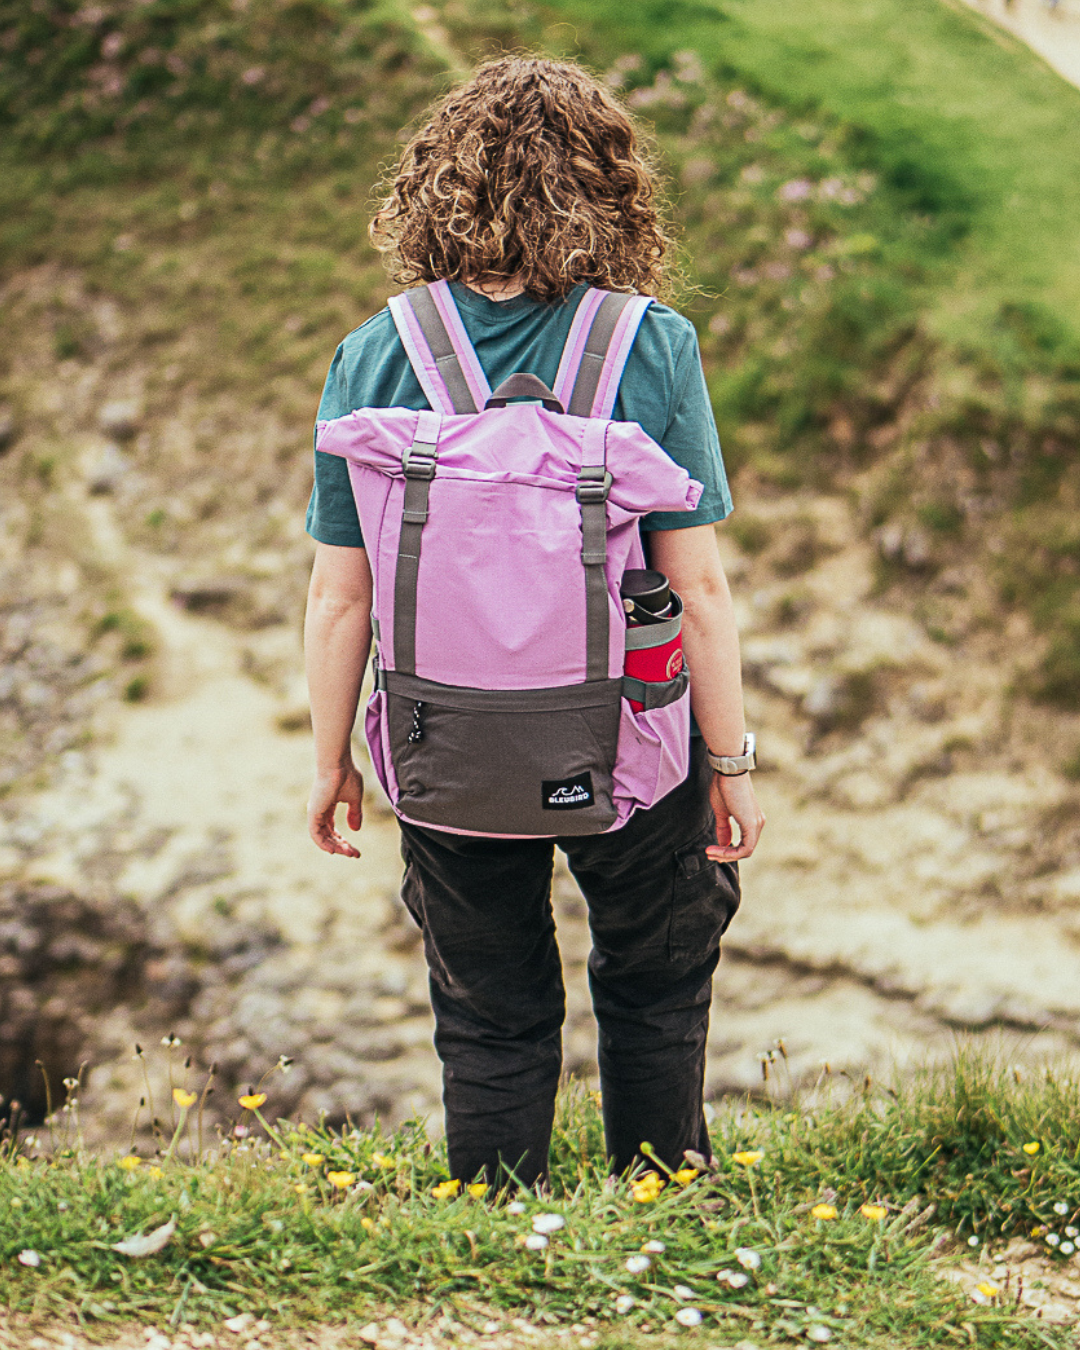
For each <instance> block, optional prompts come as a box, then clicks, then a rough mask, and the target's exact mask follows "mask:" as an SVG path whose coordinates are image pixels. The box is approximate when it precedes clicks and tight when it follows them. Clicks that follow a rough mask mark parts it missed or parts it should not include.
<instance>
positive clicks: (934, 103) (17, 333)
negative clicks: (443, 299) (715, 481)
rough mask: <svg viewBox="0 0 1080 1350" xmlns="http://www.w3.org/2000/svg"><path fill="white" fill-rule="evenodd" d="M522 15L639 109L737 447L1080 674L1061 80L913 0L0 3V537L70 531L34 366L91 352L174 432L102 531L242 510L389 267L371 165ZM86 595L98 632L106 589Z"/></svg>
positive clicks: (1070, 109)
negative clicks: (844, 509) (984, 587)
mask: <svg viewBox="0 0 1080 1350" xmlns="http://www.w3.org/2000/svg"><path fill="white" fill-rule="evenodd" d="M522 47H525V48H529V49H534V50H535V49H542V50H547V51H551V52H553V53H556V54H562V55H572V56H575V57H579V58H581V59H583V60H584V61H586V62H587V63H588V64H590V65H591V66H592V67H594V68H595V69H597V70H599V71H601V72H603V73H605V74H606V76H607V78H608V80H609V81H610V82H611V83H612V84H613V85H615V86H616V87H617V88H618V89H619V90H620V92H621V93H622V95H623V96H624V97H626V98H628V100H629V102H630V104H631V105H632V106H633V107H634V109H635V110H636V111H637V112H638V114H639V115H640V116H641V117H642V118H643V119H644V120H645V121H646V123H647V124H649V125H651V126H652V127H653V128H654V129H655V134H656V138H657V140H658V143H659V147H660V149H661V151H662V156H663V162H664V164H665V166H666V170H667V172H668V175H669V184H668V193H669V197H670V201H671V207H672V212H673V214H674V216H675V217H676V218H677V219H678V220H679V222H680V223H681V226H682V229H683V241H684V242H683V273H684V279H685V282H686V286H685V289H684V294H683V296H682V299H681V303H682V304H683V306H684V308H686V309H687V311H688V312H689V313H690V314H691V315H692V316H693V318H694V319H695V322H697V324H698V326H699V329H700V333H701V339H702V346H703V351H704V355H705V359H706V368H707V371H708V374H709V379H710V385H711V390H712V394H713V398H714V402H715V408H716V414H717V419H718V422H719V425H720V428H721V437H722V440H723V443H724V447H725V453H726V456H727V458H728V461H729V464H730V466H731V467H732V469H733V470H734V471H735V472H736V474H739V475H742V476H743V481H744V482H750V483H752V484H757V485H759V486H765V487H768V486H772V487H773V488H776V489H779V490H784V489H785V488H788V487H795V486H798V485H804V486H810V485H812V486H816V487H820V488H827V489H831V490H840V491H844V490H849V491H851V492H852V493H853V494H854V496H853V500H854V504H855V505H856V507H857V509H858V510H859V511H860V512H861V513H862V516H863V518H864V520H865V525H866V529H867V530H868V531H871V530H878V531H882V530H884V531H887V532H888V531H891V533H889V534H888V535H887V544H888V546H886V547H884V548H883V549H882V550H881V563H880V586H881V587H882V589H888V588H892V589H894V590H895V591H896V595H897V601H898V603H904V604H908V603H910V604H912V605H917V603H918V596H919V590H920V587H921V586H922V585H923V584H924V582H925V581H926V579H927V578H928V576H929V575H930V574H931V573H932V572H934V571H940V569H941V568H942V567H944V566H946V565H947V564H948V562H949V560H950V558H955V557H970V556H971V554H972V552H973V551H977V552H979V553H981V554H983V555H984V556H985V559H986V566H987V569H988V570H989V572H990V574H991V575H992V579H993V582H994V585H995V587H996V593H997V595H998V596H999V598H1000V604H1001V605H1002V606H1003V607H1009V606H1020V607H1023V608H1024V609H1025V610H1026V611H1027V612H1028V613H1029V614H1030V616H1031V618H1032V620H1033V622H1034V624H1035V625H1036V627H1037V629H1038V630H1040V631H1041V633H1043V634H1044V635H1045V648H1044V649H1043V651H1042V655H1041V663H1040V665H1039V667H1038V670H1037V671H1036V673H1035V674H1034V675H1033V676H1032V680H1031V686H1030V688H1029V689H1027V690H1026V691H1025V692H1027V693H1029V694H1030V695H1031V696H1032V697H1034V698H1035V699H1041V700H1045V701H1049V702H1051V703H1053V704H1056V705H1058V706H1061V707H1065V708H1069V709H1076V708H1078V707H1080V593H1078V589H1077V575H1078V568H1080V513H1078V512H1077V509H1076V508H1077V504H1078V500H1077V499H1078V495H1080V469H1078V464H1077V454H1076V446H1077V442H1078V439H1080V341H1078V331H1077V317H1076V316H1077V313H1078V302H1080V241H1078V234H1077V229H1076V221H1077V220H1078V219H1080V137H1078V135H1077V133H1076V128H1077V126H1078V125H1080V116H1078V114H1080V93H1078V92H1077V91H1075V90H1073V89H1072V88H1070V87H1069V86H1067V85H1066V84H1065V83H1064V82H1063V81H1062V80H1060V79H1059V78H1057V77H1056V76H1054V75H1052V74H1051V73H1050V72H1049V71H1048V70H1046V69H1045V68H1044V67H1043V66H1042V65H1041V64H1040V63H1039V62H1038V61H1037V60H1035V59H1034V58H1032V57H1030V56H1028V55H1027V54H1025V53H1018V51H1017V50H1016V49H1015V48H1014V46H1013V44H1012V43H1011V41H1010V40H1008V39H1006V38H1004V37H1003V36H1002V35H1001V34H999V33H996V32H994V33H991V32H990V31H989V29H988V28H986V27H984V25H983V24H982V23H981V22H980V20H979V19H978V18H977V16H974V15H972V14H971V13H970V12H968V11H966V10H965V11H962V12H960V11H958V10H957V9H954V8H953V7H952V6H951V5H949V4H947V3H942V0H904V3H903V4H902V5H900V4H899V3H898V2H897V0H865V3H860V4H854V3H852V0H804V2H803V3H801V4H799V5H798V6H792V5H790V4H788V3H784V0H663V3H660V2H659V0H640V2H639V3H635V4H634V5H632V6H627V5H625V4H619V3H616V0H588V3H585V0H537V2H536V3H525V2H524V0H472V2H471V3H464V2H463V0H445V3H437V4H432V5H423V6H420V7H418V8H414V9H412V10H410V9H409V8H407V7H406V6H405V5H404V4H399V3H398V2H397V0H232V2H231V3H229V2H227V0H101V3H93V2H91V3H80V2H79V0H29V3H27V0H4V3H2V4H0V202H2V206H0V214H2V219H3V223H2V226H0V266H2V268H3V271H4V274H5V275H6V277H7V278H8V283H7V285H6V286H5V290H4V292H3V308H4V313H5V329H6V340H5V342H4V343H3V345H2V348H0V404H2V411H0V422H2V426H0V432H2V439H3V441H4V443H5V447H6V449H7V453H4V454H3V460H2V461H0V477H2V479H3V480H4V484H5V486H4V492H5V495H7V494H8V493H9V492H11V493H13V494H15V495H17V496H18V498H19V500H20V502H21V503H22V509H23V510H24V517H23V518H22V519H23V521H24V525H25V531H24V543H25V545H26V547H27V548H33V547H35V546H37V545H44V546H47V547H57V546H62V547H65V548H71V547H74V545H73V543H72V540H71V538H70V522H69V521H67V520H66V518H65V514H64V512H63V511H62V510H59V511H58V510H57V509H55V508H54V507H53V506H51V505H50V493H51V491H52V488H53V487H54V485H55V484H56V482H57V481H59V480H61V479H62V478H63V475H64V474H65V472H66V471H67V460H66V456H68V455H69V454H70V450H69V449H68V448H67V447H66V446H65V445H64V444H63V443H60V442H57V443H55V444H50V443H49V436H48V435H47V434H35V433H34V425H35V417H36V415H37V411H38V410H39V404H40V391H41V382H42V379H43V378H44V379H45V381H46V383H47V384H49V385H50V386H52V387H53V392H54V394H55V396H56V397H57V398H60V399H62V398H63V390H64V387H65V385H72V384H74V383H77V381H78V378H79V371H80V369H81V368H83V367H84V366H86V365H88V364H90V363H94V362H98V363H100V362H101V361H103V360H104V361H106V362H107V363H109V365H110V367H111V368H112V369H114V370H115V371H116V373H117V376H118V378H119V377H121V376H122V375H123V373H124V372H130V370H131V369H132V368H133V367H136V366H138V367H142V368H143V369H144V371H145V378H144V379H143V380H142V388H143V391H144V395H143V396H144V399H145V403H146V407H145V412H146V415H147V416H148V417H150V418H151V419H154V420H156V421H158V422H159V423H161V424H164V425H167V424H168V423H169V422H170V421H172V420H180V421H183V422H184V424H185V426H186V427H187V429H188V434H187V435H186V437H177V438H174V439H175V444H174V445H173V446H172V448H171V450H169V452H168V453H166V452H165V451H164V450H162V449H161V447H160V438H159V444H158V447H157V448H156V449H155V448H154V447H152V446H151V447H149V448H146V449H145V450H139V449H138V448H136V450H135V451H134V453H135V458H136V460H137V461H138V462H139V464H140V467H141V469H142V470H143V471H144V472H145V473H149V474H151V475H152V476H153V479H154V482H155V484H156V488H155V491H154V493H153V494H152V496H153V498H154V500H153V502H150V501H149V500H147V502H146V503H145V504H144V505H145V508H146V509H145V510H144V509H142V504H141V505H140V508H139V510H138V511H137V512H136V513H134V514H133V515H132V517H131V518H130V519H129V521H128V528H129V529H130V530H131V532H132V536H133V537H134V538H137V539H140V540H141V541H142V542H143V543H145V544H146V545H147V546H149V547H152V548H155V549H160V550H165V551H169V550H171V551H174V552H179V553H180V554H182V555H190V556H193V557H194V556H199V555H200V554H203V555H204V554H205V552H206V550H207V549H210V550H211V551H212V550H213V549H214V548H217V547H220V546H221V543H222V541H223V540H227V539H229V538H234V537H235V536H236V535H237V533H240V532H243V531H246V530H249V529H251V528H255V529H256V530H258V531H262V538H263V542H265V543H266V544H268V545H270V544H273V543H274V542H275V541H276V539H277V538H278V534H279V533H280V530H281V529H283V528H286V527H285V526H284V525H283V524H282V522H284V521H285V520H286V519H287V518H291V516H292V513H294V512H298V511H299V510H300V509H301V508H302V505H303V499H304V496H305V493H306V490H307V484H308V481H309V472H310V469H309V462H308V461H307V459H306V457H305V456H304V455H303V454H302V453H298V450H300V449H301V448H302V447H303V445H304V443H305V439H306V436H307V434H308V428H309V424H310V421H311V418H312V413H313V409H314V405H315V400H316V397H317V394H318V390H319V387H320V382H321V379H322V375H323V373H324V370H325V367H326V365H327V363H328V360H329V357H330V355H331V354H332V351H333V348H334V346H335V344H336V343H337V341H338V340H340V338H341V336H343V334H344V333H345V332H347V331H348V330H349V329H351V328H352V327H354V326H355V325H356V324H357V323H358V322H360V321H361V320H362V319H363V318H364V317H366V316H367V315H368V314H369V313H371V312H372V311H373V310H374V309H375V308H377V307H378V306H380V305H381V304H382V303H383V302H384V300H385V296H386V294H387V286H386V282H385V280H384V275H383V271H382V269H381V266H380V264H379V262H378V261H377V259H376V258H375V257H374V255H373V253H372V251H371V249H370V247H369V245H368V243H367V241H366V235H365V225H366V218H367V213H368V207H369V202H370V196H371V191H372V185H373V183H374V182H375V180H376V179H377V177H378V174H379V169H380V166H384V165H385V164H386V163H387V162H388V161H390V160H391V159H392V157H393V155H394V153H395V151H396V149H397V146H398V143H399V141H400V139H401V133H400V128H402V127H403V126H405V125H407V124H408V123H410V121H411V120H412V119H414V118H415V117H416V116H417V115H418V114H419V113H420V112H421V111H422V109H423V108H424V107H425V106H426V105H427V104H428V102H429V101H430V99H431V98H432V97H433V96H434V95H436V94H437V93H439V92H440V91H441V90H442V89H444V88H445V87H446V86H447V85H448V83H449V82H450V81H451V80H452V79H453V78H455V77H457V76H458V75H460V73H461V72H462V71H463V70H464V69H466V68H467V67H468V66H469V65H470V64H471V63H472V62H474V61H475V60H476V59H478V58H479V57H481V56H483V55H485V54H490V53H492V52H496V51H502V50H506V49H511V50H516V49H520V48H522ZM12 278H15V279H16V280H15V281H12ZM103 301H105V302H107V303H106V304H105V308H104V309H103V308H102V302H103ZM109 305H113V306H116V305H119V306H120V307H121V308H122V309H123V311H124V315H125V323H124V325H123V335H122V337H117V336H116V335H115V334H114V335H113V336H110V334H109V331H108V330H109V319H108V314H109V313H110V312H111V311H110V310H109ZM103 316H104V317H103ZM245 428H246V429H247V433H248V440H249V442H250V444H249V445H248V446H247V449H246V450H244V449H240V450H238V449H237V444H238V442H237V440H236V437H237V436H239V437H240V440H241V441H242V440H243V435H244V432H245ZM225 433H229V434H230V435H231V436H232V440H231V442H230V446H231V448H230V449H229V452H228V454H222V453H215V451H216V450H217V449H218V447H219V446H220V445H221V444H222V436H223V435H224V434H225ZM20 442H21V450H20ZM238 456H239V457H238ZM53 495H54V496H55V494H53ZM733 528H734V529H736V530H737V531H738V530H740V529H741V530H742V536H740V543H741V544H742V545H743V547H744V548H748V549H750V550H751V551H752V549H753V548H754V547H755V539H754V531H755V524H754V522H753V521H747V522H745V526H741V525H740V523H739V518H738V516H736V517H735V519H734V521H733ZM288 532H290V533H291V532H292V526H291V525H289V526H288ZM912 539H914V540H915V541H916V542H915V543H914V544H913V543H911V540H912ZM925 539H929V540H930V542H931V545H932V558H933V563H932V566H931V565H928V566H927V567H925V568H922V569H920V566H919V565H917V563H918V560H917V558H916V564H915V565H904V551H905V548H906V549H907V552H908V553H911V554H913V555H917V554H919V553H920V550H921V551H922V553H923V554H925V553H926V552H927V550H926V546H925V545H924V544H923V543H920V542H918V541H920V540H925ZM889 540H891V541H892V542H891V543H888V541H889ZM905 541H907V542H905ZM764 543H765V541H764V540H759V541H758V544H757V546H759V547H760V546H764ZM907 563H908V564H911V558H908V559H907ZM793 567H795V568H796V570H797V567H798V562H797V559H796V560H795V562H794V563H793ZM113 581H114V582H115V578H114V579H113ZM102 603H103V604H104V603H105V602H102ZM88 613H89V619H90V622H91V623H92V624H93V625H96V627H93V628H92V629H91V630H89V631H90V633H91V637H92V638H93V639H94V640H97V638H98V637H99V636H100V632H99V630H100V628H101V624H102V621H103V618H105V620H106V627H107V626H108V624H107V619H108V614H110V613H115V603H113V608H112V609H109V608H108V605H106V606H105V609H104V610H102V606H101V605H99V606H98V607H97V610H94V607H93V606H90V611H88ZM117 626H118V625H117V624H116V623H115V622H114V623H113V625H112V627H113V628H114V629H115V628H116V627H117ZM133 651H134V649H133V648H131V646H130V644H129V648H128V656H127V657H126V658H125V659H128V660H129V661H131V662H133V663H134V664H133V667H132V668H133V669H135V668H136V667H137V665H138V661H139V659H140V656H139V654H138V653H135V654H132V653H133ZM136 678H137V677H136ZM129 690H131V691H132V693H131V696H133V697H137V696H138V694H139V689H138V687H137V686H136V685H131V686H129Z"/></svg>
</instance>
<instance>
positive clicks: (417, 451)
mask: <svg viewBox="0 0 1080 1350" xmlns="http://www.w3.org/2000/svg"><path fill="white" fill-rule="evenodd" d="M438 456H439V448H438V446H436V445H429V444H427V443H426V442H424V441H414V442H413V443H412V445H410V446H409V448H408V450H406V451H405V453H404V454H403V455H402V457H401V467H402V469H404V471H405V477H406V478H418V479H420V480H421V481H423V482H427V483H430V482H431V480H432V479H433V478H434V477H435V463H436V461H437V459H438Z"/></svg>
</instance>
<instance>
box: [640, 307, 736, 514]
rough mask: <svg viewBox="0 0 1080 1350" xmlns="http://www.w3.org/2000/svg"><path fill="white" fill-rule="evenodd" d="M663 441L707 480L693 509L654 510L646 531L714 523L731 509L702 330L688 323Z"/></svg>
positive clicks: (689, 470)
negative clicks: (700, 344)
mask: <svg viewBox="0 0 1080 1350" xmlns="http://www.w3.org/2000/svg"><path fill="white" fill-rule="evenodd" d="M659 441H660V444H661V445H662V446H663V447H664V449H665V450H666V451H667V452H668V454H669V455H670V456H671V458H672V459H673V460H675V462H676V463H677V464H681V465H682V467H683V468H684V469H685V470H686V471H687V473H689V475H690V477H691V478H696V479H697V481H698V482H699V483H701V484H702V486H703V488H704V491H703V492H702V494H701V500H700V501H699V502H698V504H697V506H696V507H695V509H694V510H693V511H653V512H652V513H651V514H650V515H647V516H646V517H645V518H644V519H643V520H642V522H641V528H642V529H643V530H684V529H687V528H689V527H690V526H691V525H711V524H713V523H714V522H715V521H717V520H723V519H724V517H725V516H727V515H730V513H731V510H732V502H731V491H730V489H729V488H728V481H727V473H726V472H725V470H724V459H723V456H722V454H721V453H720V438H719V436H718V435H717V433H716V420H715V418H714V417H713V411H712V403H711V402H710V399H709V391H708V388H707V386H706V384H705V372H704V371H703V369H702V366H701V352H700V350H699V349H698V341H697V333H696V332H695V331H694V329H693V328H692V327H690V326H689V325H688V326H687V333H686V337H685V338H684V340H683V342H682V345H681V346H680V348H679V351H678V354H677V356H676V358H675V372H674V379H673V382H672V394H671V404H670V408H669V414H668V424H667V428H666V429H665V431H664V434H663V435H662V436H661V437H659Z"/></svg>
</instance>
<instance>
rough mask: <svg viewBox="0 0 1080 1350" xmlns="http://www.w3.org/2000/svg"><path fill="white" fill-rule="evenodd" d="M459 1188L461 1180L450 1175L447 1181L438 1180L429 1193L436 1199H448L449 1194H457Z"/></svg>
mask: <svg viewBox="0 0 1080 1350" xmlns="http://www.w3.org/2000/svg"><path fill="white" fill-rule="evenodd" d="M460 1190H461V1182H460V1181H459V1180H458V1179H457V1177H451V1178H450V1180H449V1181H440V1182H439V1184H438V1185H437V1186H436V1187H435V1188H434V1189H433V1190H432V1192H431V1194H432V1195H433V1196H434V1197H435V1199H436V1200H449V1199H450V1197H451V1196H454V1195H457V1193H458V1191H460Z"/></svg>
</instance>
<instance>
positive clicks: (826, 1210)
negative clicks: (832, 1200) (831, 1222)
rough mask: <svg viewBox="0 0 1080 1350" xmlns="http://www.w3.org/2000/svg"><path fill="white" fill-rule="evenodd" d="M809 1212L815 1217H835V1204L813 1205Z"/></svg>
mask: <svg viewBox="0 0 1080 1350" xmlns="http://www.w3.org/2000/svg"><path fill="white" fill-rule="evenodd" d="M810 1213H811V1214H812V1215H813V1216H814V1218H815V1219H835V1218H836V1206H835V1205H815V1206H814V1208H813V1209H812V1210H811V1211H810Z"/></svg>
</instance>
